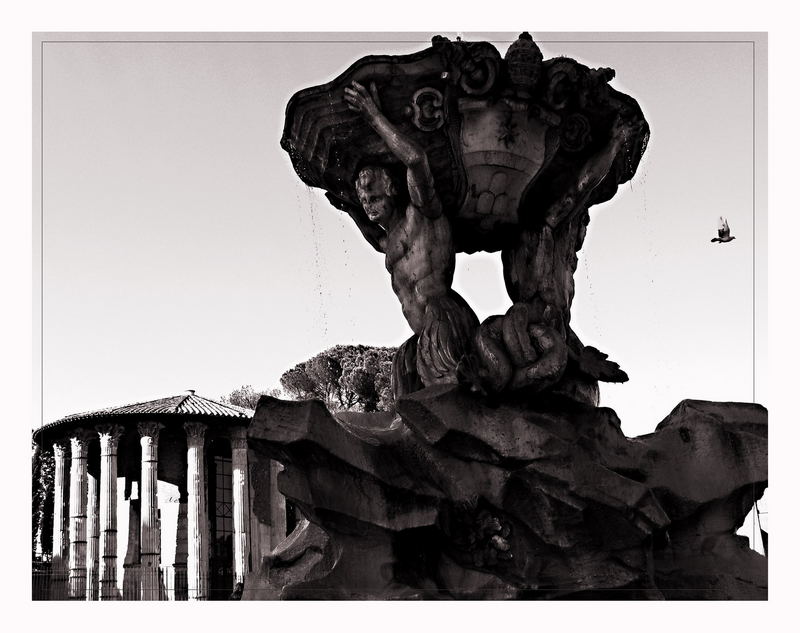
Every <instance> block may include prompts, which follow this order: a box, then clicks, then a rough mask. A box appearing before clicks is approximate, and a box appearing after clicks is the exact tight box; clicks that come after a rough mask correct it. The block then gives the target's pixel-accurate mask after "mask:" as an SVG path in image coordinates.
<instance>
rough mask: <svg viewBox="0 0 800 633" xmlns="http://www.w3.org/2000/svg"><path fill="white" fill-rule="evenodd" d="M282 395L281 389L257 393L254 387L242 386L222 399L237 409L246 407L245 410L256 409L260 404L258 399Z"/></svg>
mask: <svg viewBox="0 0 800 633" xmlns="http://www.w3.org/2000/svg"><path fill="white" fill-rule="evenodd" d="M280 395H281V390H280V389H267V390H266V391H256V390H255V389H253V385H242V386H241V387H239V388H238V389H234V390H233V391H231V392H230V393H229V394H228V395H227V396H222V398H220V399H221V400H222V402H224V403H226V404H232V405H234V406H236V407H244V408H245V409H255V408H256V405H257V404H258V399H259V398H260V397H261V396H272V397H273V398H278V397H280Z"/></svg>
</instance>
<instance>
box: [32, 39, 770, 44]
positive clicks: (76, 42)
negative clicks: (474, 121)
mask: <svg viewBox="0 0 800 633" xmlns="http://www.w3.org/2000/svg"><path fill="white" fill-rule="evenodd" d="M430 41H431V40H430V38H428V39H424V40H42V42H43V43H44V42H47V43H48V44H430ZM488 41H490V42H496V43H497V44H513V43H514V42H515V41H516V40H499V39H497V40H496V39H493V40H488ZM536 42H537V44H753V45H754V44H755V40H536Z"/></svg>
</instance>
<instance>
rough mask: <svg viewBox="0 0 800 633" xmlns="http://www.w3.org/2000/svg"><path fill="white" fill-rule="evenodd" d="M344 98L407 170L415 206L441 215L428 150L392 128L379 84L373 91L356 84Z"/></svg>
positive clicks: (371, 85) (410, 195) (431, 215)
mask: <svg viewBox="0 0 800 633" xmlns="http://www.w3.org/2000/svg"><path fill="white" fill-rule="evenodd" d="M344 98H345V101H347V105H348V107H349V108H350V109H351V110H355V111H357V112H360V113H361V115H362V116H363V117H364V120H365V121H366V122H367V123H368V124H369V125H370V126H371V127H372V129H374V130H375V132H377V134H378V136H380V137H381V139H383V141H384V142H385V143H386V145H387V146H388V147H389V150H390V151H391V152H392V154H394V155H395V156H396V157H397V158H398V159H399V160H400V162H402V163H403V164H404V165H405V166H406V177H407V181H408V195H409V197H410V199H411V204H413V205H414V206H415V207H417V209H419V210H420V211H421V212H422V213H423V214H425V215H426V216H428V217H430V218H435V217H438V216H439V215H441V213H442V205H441V203H440V202H439V198H438V196H437V195H436V189H435V188H434V185H433V173H432V172H431V168H430V166H429V164H428V157H427V155H426V154H425V152H424V150H423V149H422V148H421V147H420V146H419V145H418V144H416V143H415V142H414V141H412V140H411V139H410V138H408V137H406V136H404V135H403V134H401V132H400V131H399V130H398V129H397V127H395V126H394V125H392V124H391V123H390V122H389V120H388V119H387V118H386V117H385V116H384V115H383V113H382V112H381V110H380V106H379V105H378V104H379V103H380V101H379V98H378V90H377V87H376V86H375V83H374V82H373V83H371V84H370V89H369V91H367V89H366V88H365V87H364V86H362V85H361V84H360V83H358V82H357V81H353V82H352V83H351V84H350V86H348V87H346V88H345V89H344Z"/></svg>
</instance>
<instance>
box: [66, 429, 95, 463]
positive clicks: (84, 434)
mask: <svg viewBox="0 0 800 633" xmlns="http://www.w3.org/2000/svg"><path fill="white" fill-rule="evenodd" d="M93 436H94V433H92V432H91V431H90V430H89V429H76V430H75V431H73V432H72V433H71V434H70V437H69V441H70V445H71V447H72V456H73V457H76V456H77V457H85V454H84V452H85V451H86V449H87V447H88V446H89V440H91V439H92V437H93Z"/></svg>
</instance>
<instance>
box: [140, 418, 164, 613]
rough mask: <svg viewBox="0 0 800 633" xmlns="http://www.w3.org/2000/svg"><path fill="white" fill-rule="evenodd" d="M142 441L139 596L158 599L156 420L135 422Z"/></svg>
mask: <svg viewBox="0 0 800 633" xmlns="http://www.w3.org/2000/svg"><path fill="white" fill-rule="evenodd" d="M137 428H138V430H139V435H140V436H141V440H140V441H141V444H142V476H141V484H140V485H141V491H140V495H139V496H140V499H141V530H140V534H141V541H140V543H141V545H140V547H141V549H140V561H141V563H140V565H141V568H140V571H141V598H142V600H158V599H159V597H160V593H161V591H160V589H161V585H160V582H159V573H158V572H159V564H160V562H161V561H160V558H161V533H160V530H159V525H158V434H159V431H160V430H161V425H160V424H158V423H157V422H140V423H139V425H138V427H137Z"/></svg>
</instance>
